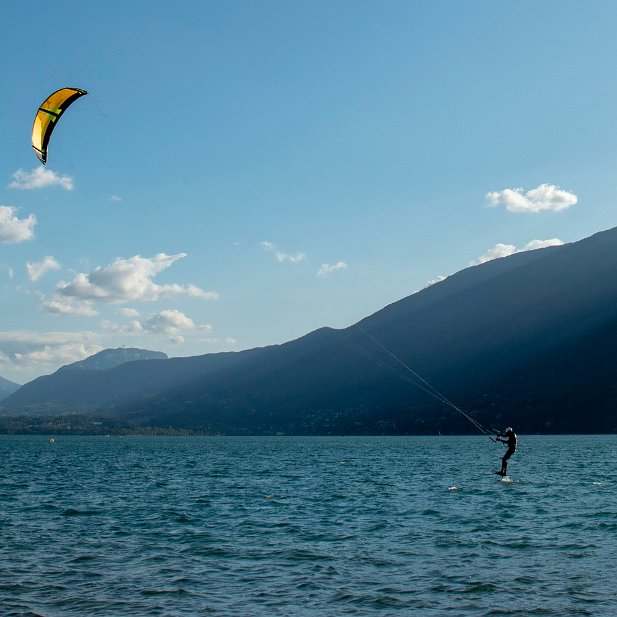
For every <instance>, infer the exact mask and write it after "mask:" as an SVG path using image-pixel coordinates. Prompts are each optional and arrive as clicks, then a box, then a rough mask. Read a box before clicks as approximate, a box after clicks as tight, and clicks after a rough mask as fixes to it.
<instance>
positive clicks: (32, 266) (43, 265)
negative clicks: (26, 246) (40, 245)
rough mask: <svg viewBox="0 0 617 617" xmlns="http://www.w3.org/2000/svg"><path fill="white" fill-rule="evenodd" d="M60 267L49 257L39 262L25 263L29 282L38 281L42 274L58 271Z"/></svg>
mask: <svg viewBox="0 0 617 617" xmlns="http://www.w3.org/2000/svg"><path fill="white" fill-rule="evenodd" d="M61 267H62V266H61V265H60V264H59V263H58V262H57V261H56V260H55V259H54V258H53V257H52V256H51V255H47V257H44V258H43V259H42V260H41V261H29V262H28V263H26V272H27V273H28V278H29V279H30V280H31V281H36V280H38V279H40V278H41V277H42V276H43V274H45V273H46V272H49V271H50V270H60V268H61Z"/></svg>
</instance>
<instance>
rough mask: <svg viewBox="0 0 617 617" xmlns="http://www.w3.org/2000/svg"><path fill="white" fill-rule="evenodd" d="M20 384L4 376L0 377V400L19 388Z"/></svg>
mask: <svg viewBox="0 0 617 617" xmlns="http://www.w3.org/2000/svg"><path fill="white" fill-rule="evenodd" d="M20 387H21V386H20V385H19V384H16V383H15V382H13V381H10V380H8V379H5V378H4V377H0V401H1V400H3V399H5V398H6V397H7V396H9V395H10V394H12V393H13V392H15V391H16V390H19V388H20Z"/></svg>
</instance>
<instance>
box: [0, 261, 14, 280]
mask: <svg viewBox="0 0 617 617" xmlns="http://www.w3.org/2000/svg"><path fill="white" fill-rule="evenodd" d="M0 270H3V271H4V272H6V275H7V276H8V277H9V279H10V280H11V281H12V280H13V277H14V276H15V271H14V270H13V268H11V267H10V266H5V265H4V264H2V265H0Z"/></svg>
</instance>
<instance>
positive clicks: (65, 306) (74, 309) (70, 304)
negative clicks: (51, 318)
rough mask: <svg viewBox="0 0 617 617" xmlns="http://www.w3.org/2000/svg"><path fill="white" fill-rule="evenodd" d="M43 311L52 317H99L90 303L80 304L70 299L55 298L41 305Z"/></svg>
mask: <svg viewBox="0 0 617 617" xmlns="http://www.w3.org/2000/svg"><path fill="white" fill-rule="evenodd" d="M41 309H42V310H43V311H44V312H45V313H51V314H52V315H77V316H80V317H94V316H95V315H98V312H97V311H96V309H94V308H93V306H92V304H91V303H90V302H80V301H78V300H77V301H76V300H73V299H70V298H62V297H60V296H54V297H52V298H50V299H48V300H44V301H43V302H42V303H41Z"/></svg>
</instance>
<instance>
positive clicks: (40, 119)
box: [32, 88, 88, 165]
mask: <svg viewBox="0 0 617 617" xmlns="http://www.w3.org/2000/svg"><path fill="white" fill-rule="evenodd" d="M84 94H88V93H87V92H86V91H85V90H80V89H79V88H61V89H60V90H57V91H56V92H54V93H53V94H50V95H49V96H48V97H47V99H45V101H44V103H43V104H42V105H41V106H40V107H39V110H38V111H37V112H36V116H35V117H34V125H33V126H32V147H33V148H34V151H35V152H36V155H37V156H38V157H39V160H40V161H41V163H43V165H45V163H46V162H47V146H48V144H49V138H50V137H51V134H52V132H53V130H54V128H55V126H56V124H57V123H58V120H59V119H60V116H61V115H62V114H63V113H64V112H65V111H66V109H67V108H68V107H69V105H70V104H71V103H72V102H73V101H76V100H77V99H78V98H79V97H81V96H83V95H84Z"/></svg>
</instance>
